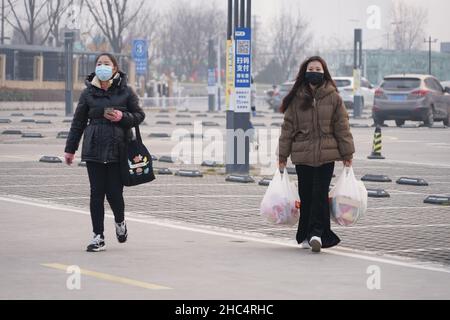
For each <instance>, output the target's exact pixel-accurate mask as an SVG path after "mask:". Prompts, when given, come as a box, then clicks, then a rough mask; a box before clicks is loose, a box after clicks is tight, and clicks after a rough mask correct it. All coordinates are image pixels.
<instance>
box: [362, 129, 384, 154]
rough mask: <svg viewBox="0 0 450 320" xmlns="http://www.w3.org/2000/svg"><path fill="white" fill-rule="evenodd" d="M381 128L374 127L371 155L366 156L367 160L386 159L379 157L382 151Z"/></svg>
mask: <svg viewBox="0 0 450 320" xmlns="http://www.w3.org/2000/svg"><path fill="white" fill-rule="evenodd" d="M381 136H382V135H381V127H378V126H377V127H376V129H375V134H374V136H373V148H372V154H371V155H370V156H368V157H367V158H368V159H386V158H385V157H383V156H382V155H381V149H382V138H381Z"/></svg>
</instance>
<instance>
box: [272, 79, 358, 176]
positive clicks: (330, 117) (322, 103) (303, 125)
mask: <svg viewBox="0 0 450 320" xmlns="http://www.w3.org/2000/svg"><path fill="white" fill-rule="evenodd" d="M354 153H355V146H354V143H353V136H352V134H351V132H350V125H349V118H348V113H347V110H346V109H345V106H344V103H343V101H342V98H341V97H340V96H339V94H338V93H337V92H336V89H335V88H334V87H333V86H331V85H325V86H322V87H320V88H318V89H317V90H315V93H314V94H313V96H311V94H309V93H308V92H307V91H306V90H304V89H299V91H298V92H297V94H296V96H295V97H294V99H293V100H292V103H291V104H290V105H289V107H288V109H287V111H286V113H285V116H284V122H283V125H282V128H281V136H280V139H279V150H278V158H279V160H280V161H287V159H288V157H289V156H291V160H292V163H294V164H296V165H299V164H301V165H308V166H312V167H319V166H321V165H323V164H326V163H330V162H334V161H341V160H350V159H352V158H353V154H354Z"/></svg>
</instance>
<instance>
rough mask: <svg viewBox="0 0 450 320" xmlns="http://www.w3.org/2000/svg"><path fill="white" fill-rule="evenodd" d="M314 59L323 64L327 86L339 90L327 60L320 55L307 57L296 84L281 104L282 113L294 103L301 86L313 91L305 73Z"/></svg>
mask: <svg viewBox="0 0 450 320" xmlns="http://www.w3.org/2000/svg"><path fill="white" fill-rule="evenodd" d="M313 61H318V62H320V63H321V64H322V68H323V71H324V79H325V85H327V86H328V85H331V86H333V87H334V88H335V89H336V91H337V88H336V84H335V83H334V81H333V78H332V77H331V74H330V70H329V69H328V65H327V63H326V62H325V60H324V59H323V58H321V57H319V56H313V57H310V58H308V59H306V60H305V61H304V62H303V63H302V65H301V66H300V71H299V72H298V75H297V79H296V80H295V83H294V86H293V87H292V89H291V91H290V92H289V93H288V94H287V96H286V97H285V98H284V99H283V103H282V104H281V107H280V112H281V113H285V112H286V111H287V109H288V108H289V105H290V104H291V103H292V100H294V97H295V95H296V94H297V91H298V90H299V89H300V88H305V89H306V90H307V91H311V89H310V87H309V85H308V83H307V81H305V73H306V71H307V69H308V65H309V64H310V63H311V62H313Z"/></svg>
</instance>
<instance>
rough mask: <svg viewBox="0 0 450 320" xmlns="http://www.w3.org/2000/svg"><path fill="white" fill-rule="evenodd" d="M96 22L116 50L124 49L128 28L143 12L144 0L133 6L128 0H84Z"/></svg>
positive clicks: (118, 51)
mask: <svg viewBox="0 0 450 320" xmlns="http://www.w3.org/2000/svg"><path fill="white" fill-rule="evenodd" d="M83 3H84V4H86V6H87V7H88V9H89V12H90V13H91V15H92V16H93V18H94V20H95V23H96V24H97V26H98V28H99V29H100V30H101V32H102V33H103V34H104V35H105V37H106V38H107V39H108V41H109V43H110V45H111V48H112V50H113V51H114V52H116V53H120V52H122V49H123V46H124V45H123V38H124V35H125V32H126V30H127V28H128V27H129V26H130V24H131V23H132V22H133V21H134V20H135V19H136V17H137V16H138V14H139V13H140V12H141V8H142V5H143V3H144V0H141V1H140V2H139V3H138V4H137V6H133V5H132V4H131V3H130V2H129V1H128V0H99V1H95V3H93V1H84V2H83Z"/></svg>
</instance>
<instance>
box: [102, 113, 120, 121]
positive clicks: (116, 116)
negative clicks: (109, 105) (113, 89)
mask: <svg viewBox="0 0 450 320" xmlns="http://www.w3.org/2000/svg"><path fill="white" fill-rule="evenodd" d="M105 118H106V119H108V120H109V121H111V122H119V121H120V120H122V118H123V113H122V111H120V110H114V111H113V112H112V113H106V114H105Z"/></svg>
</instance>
